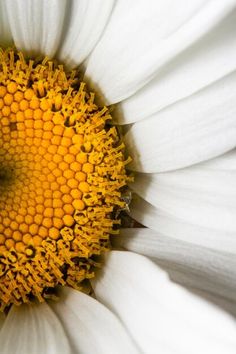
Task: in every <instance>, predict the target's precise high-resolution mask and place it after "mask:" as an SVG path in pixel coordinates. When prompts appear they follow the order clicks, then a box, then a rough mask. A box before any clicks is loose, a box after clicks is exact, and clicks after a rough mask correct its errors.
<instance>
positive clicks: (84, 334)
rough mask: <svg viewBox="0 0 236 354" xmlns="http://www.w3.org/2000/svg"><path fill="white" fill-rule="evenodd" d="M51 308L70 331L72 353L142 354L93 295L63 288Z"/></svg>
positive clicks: (124, 330) (114, 318)
mask: <svg viewBox="0 0 236 354" xmlns="http://www.w3.org/2000/svg"><path fill="white" fill-rule="evenodd" d="M51 306H52V308H53V310H54V311H55V312H56V314H57V316H58V317H59V318H60V320H61V322H62V324H63V326H64V328H65V331H66V332H67V335H68V338H69V339H70V344H71V346H72V349H73V353H80V354H88V353H94V354H95V353H97V354H100V353H103V354H106V353H107V354H110V353H112V354H113V353H114V354H120V353H124V354H126V353H127V354H133V353H136V354H137V353H138V352H139V351H138V350H137V349H136V348H135V345H134V343H133V342H132V339H131V337H130V336H129V334H128V333H127V331H126V329H125V328H124V327H123V325H122V324H121V322H120V320H119V319H118V318H117V317H116V316H115V315H114V314H113V313H112V312H111V311H109V310H108V309H107V308H106V307H105V306H103V305H102V304H100V303H99V302H98V301H97V300H95V299H93V298H91V297H90V296H88V295H85V294H83V293H81V292H79V291H76V290H73V289H70V288H62V289H61V293H60V302H58V303H56V302H53V303H52V304H51Z"/></svg>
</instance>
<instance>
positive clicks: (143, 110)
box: [118, 10, 236, 124]
mask: <svg viewBox="0 0 236 354" xmlns="http://www.w3.org/2000/svg"><path fill="white" fill-rule="evenodd" d="M235 32H236V10H234V11H232V13H230V15H229V16H228V17H226V19H224V21H222V22H221V23H219V25H218V26H217V27H216V28H214V29H213V30H212V31H211V32H210V33H208V34H207V35H206V36H204V37H203V38H202V39H201V40H199V41H198V42H196V43H195V44H194V45H193V46H191V47H190V48H188V49H187V50H186V51H184V52H183V53H181V54H180V55H179V56H178V57H177V58H174V60H173V61H171V62H170V63H168V65H166V66H165V67H164V68H163V70H161V71H160V72H159V73H158V74H157V75H156V76H155V78H154V79H153V80H152V81H150V82H149V83H148V84H147V85H146V86H145V87H143V88H142V89H141V90H139V91H138V92H136V93H135V94H134V95H133V96H131V97H129V98H128V99H127V100H125V101H122V102H120V104H119V108H120V111H121V114H120V115H119V120H118V122H119V123H125V124H127V123H132V122H137V121H139V120H141V119H144V118H146V117H148V116H150V115H152V114H154V113H156V112H158V111H160V110H161V109H163V108H165V107H167V106H169V105H171V104H173V103H175V102H177V101H179V100H181V99H183V98H185V97H189V96H190V95H192V94H193V93H195V92H197V91H199V90H201V89H202V88H204V87H206V86H209V85H210V84H212V83H213V82H216V81H217V80H219V79H221V78H223V77H224V76H226V75H228V74H229V73H231V72H233V71H234V70H235V69H236V36H235Z"/></svg>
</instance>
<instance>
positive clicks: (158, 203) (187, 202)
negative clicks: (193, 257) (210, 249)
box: [130, 150, 236, 251]
mask: <svg viewBox="0 0 236 354" xmlns="http://www.w3.org/2000/svg"><path fill="white" fill-rule="evenodd" d="M226 155H227V154H226ZM226 159H227V157H226ZM215 160H217V158H216V159H215ZM221 161H222V159H221ZM215 163H216V162H215ZM235 164H236V150H234V162H233V161H232V170H230V169H228V170H226V171H224V170H222V168H221V167H220V166H219V167H218V169H216V168H215V169H211V168H207V166H208V163H207V162H206V163H205V164H199V165H196V166H192V167H189V168H186V169H182V170H177V171H173V172H166V173H160V174H137V175H136V177H135V180H134V183H132V184H131V185H130V187H131V188H132V190H134V191H135V192H136V193H137V194H138V195H139V196H141V197H142V198H143V199H145V200H146V201H147V202H148V203H150V204H151V205H153V206H154V207H156V208H157V210H158V211H159V212H164V213H168V214H169V215H171V216H172V217H173V218H176V219H178V220H182V221H183V222H187V223H190V224H192V225H196V226H200V227H206V228H208V229H212V230H216V231H219V232H223V233H232V234H233V233H235V232H236V219H235V215H236V170H235ZM209 165H210V166H211V163H209ZM235 251H236V238H235Z"/></svg>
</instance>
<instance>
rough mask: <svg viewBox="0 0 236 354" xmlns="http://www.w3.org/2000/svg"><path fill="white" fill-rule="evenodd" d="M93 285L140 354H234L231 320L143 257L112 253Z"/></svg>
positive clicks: (232, 324) (233, 334)
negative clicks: (141, 353) (134, 342)
mask: <svg viewBox="0 0 236 354" xmlns="http://www.w3.org/2000/svg"><path fill="white" fill-rule="evenodd" d="M93 285H94V289H95V293H96V296H97V298H98V299H99V300H101V301H102V302H103V303H104V304H106V305H107V306H108V307H109V308H111V309H112V310H113V311H114V312H115V313H117V315H118V316H119V317H120V319H121V320H122V321H123V323H124V324H125V326H126V327H127V328H128V329H129V331H130V333H131V334H132V336H133V337H134V338H135V340H136V341H137V343H138V344H139V346H140V348H141V349H142V350H143V352H144V353H149V354H151V353H156V352H157V351H160V352H161V353H166V354H167V353H173V352H174V353H181V354H183V353H186V354H187V353H190V352H191V354H194V353H197V354H198V353H199V352H208V353H215V354H216V353H219V354H221V353H222V352H223V353H227V354H229V353H234V350H235V345H236V343H235V323H234V321H233V319H232V318H231V317H230V316H228V315H227V314H226V313H224V312H221V311H220V310H218V309H217V308H215V307H213V306H212V305H210V304H208V303H205V302H203V301H202V300H200V299H199V298H197V297H195V296H191V295H190V294H189V293H188V292H187V291H185V290H184V289H182V288H180V287H178V286H177V285H176V284H173V283H171V282H170V280H169V279H168V277H167V276H166V274H164V273H163V272H162V271H160V270H159V269H158V268H157V267H156V266H155V265H154V264H153V263H152V262H151V261H149V260H147V259H146V258H145V257H142V256H139V255H136V254H133V253H130V252H119V251H112V252H111V253H110V255H109V256H108V258H107V261H106V265H105V267H104V268H103V271H102V273H101V276H100V277H99V278H98V279H97V280H95V281H94V283H93Z"/></svg>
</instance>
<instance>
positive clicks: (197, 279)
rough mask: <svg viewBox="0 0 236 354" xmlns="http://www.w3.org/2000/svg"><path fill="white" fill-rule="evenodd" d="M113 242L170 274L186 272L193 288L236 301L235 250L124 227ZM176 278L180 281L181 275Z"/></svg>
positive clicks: (148, 230)
mask: <svg viewBox="0 0 236 354" xmlns="http://www.w3.org/2000/svg"><path fill="white" fill-rule="evenodd" d="M199 236H200V238H201V235H199ZM113 242H114V245H115V246H116V247H123V248H124V249H126V250H128V251H132V252H135V253H139V254H142V255H144V256H147V257H149V258H151V259H152V260H153V261H154V262H156V263H157V264H159V265H161V266H162V267H164V268H166V269H167V270H169V271H170V275H171V274H172V273H173V271H174V272H175V274H176V271H179V272H181V274H182V275H183V274H186V275H187V276H188V278H189V280H190V281H191V283H190V284H191V286H192V287H195V288H199V289H202V290H206V291H208V292H210V293H214V294H217V295H220V296H223V297H225V298H227V299H230V300H234V301H236V296H235V293H236V285H235V284H236V257H235V254H236V253H234V252H233V251H232V252H225V251H221V250H215V249H213V248H209V247H207V246H205V245H204V244H203V245H196V244H194V243H191V242H188V241H182V240H180V239H179V238H178V237H175V234H168V233H161V232H158V231H154V230H151V229H148V228H139V229H133V228H132V229H122V230H121V235H120V236H119V237H114V241H113ZM174 279H175V278H174ZM175 280H176V281H178V282H179V279H178V278H177V279H175ZM188 285H189V284H188ZM235 306H236V305H235Z"/></svg>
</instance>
